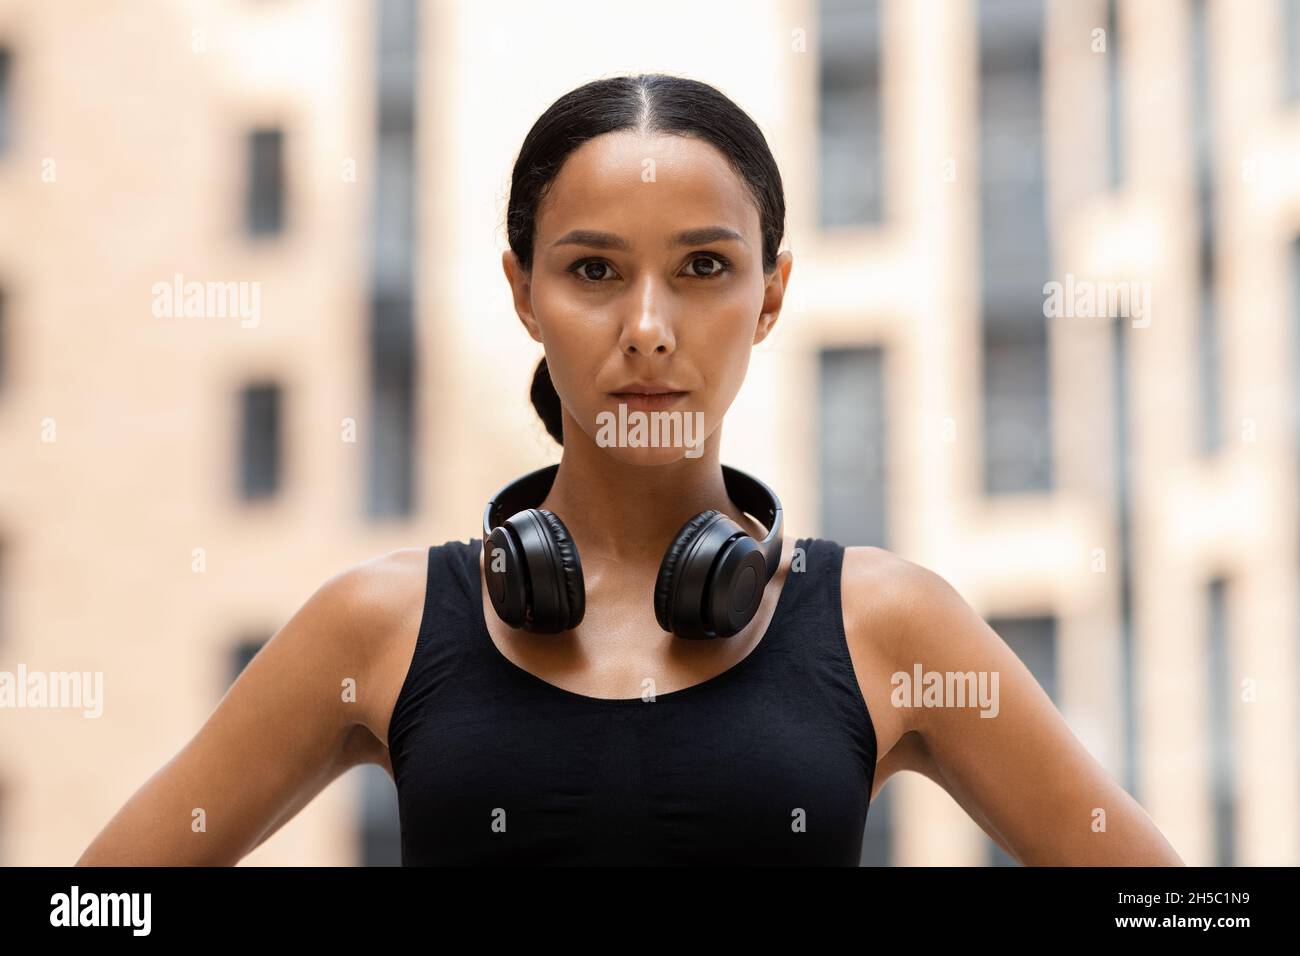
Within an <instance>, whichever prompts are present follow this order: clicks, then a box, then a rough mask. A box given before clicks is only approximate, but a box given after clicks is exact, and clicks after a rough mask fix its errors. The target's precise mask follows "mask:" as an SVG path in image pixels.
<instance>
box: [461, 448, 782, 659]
mask: <svg viewBox="0 0 1300 956" xmlns="http://www.w3.org/2000/svg"><path fill="white" fill-rule="evenodd" d="M559 468H560V466H559V465H548V466H547V467H545V468H539V469H538V470H537V471H534V472H530V473H529V474H527V475H524V476H523V477H522V478H518V479H516V480H515V481H512V482H510V483H509V484H508V485H506V486H505V487H504V488H502V489H501V490H500V491H498V492H497V493H496V494H495V495H493V496H492V499H491V500H490V501H489V502H488V503H487V507H486V508H484V509H483V547H484V548H485V549H486V550H485V552H484V558H483V575H484V578H485V581H486V584H487V589H488V594H489V596H490V597H491V598H492V607H493V608H495V609H496V612H497V616H498V617H500V618H501V620H503V621H505V622H506V623H507V624H509V625H510V626H511V627H514V628H522V629H523V630H526V631H537V632H540V633H544V634H555V633H558V632H560V631H567V630H569V629H570V628H574V627H577V626H578V623H579V622H580V621H581V620H582V615H583V612H584V611H585V610H586V598H585V590H584V587H583V582H582V562H581V561H580V560H579V559H578V549H577V547H576V546H575V545H574V543H573V539H572V538H570V537H569V529H568V528H566V527H565V526H564V522H563V521H561V520H560V519H559V518H558V517H557V516H556V515H554V514H552V513H551V512H550V511H547V510H546V509H545V508H538V507H535V505H536V504H537V503H539V502H541V501H543V500H545V498H546V494H547V492H549V491H550V489H551V484H552V483H553V482H554V481H555V475H556V473H557V472H558V471H559ZM722 478H723V482H724V483H725V485H726V488H727V494H728V495H730V496H731V498H732V500H733V501H735V502H736V504H738V505H739V506H740V508H741V510H742V511H744V512H745V513H746V514H750V515H753V516H754V517H755V518H757V519H758V520H760V521H762V522H763V524H764V525H765V526H766V527H767V529H768V530H767V537H765V538H764V539H763V540H762V541H755V540H754V539H753V538H752V537H750V535H749V534H748V533H747V532H746V531H745V530H744V529H743V528H741V527H740V525H738V524H736V522H734V521H732V520H731V518H729V517H727V516H726V515H724V514H723V513H722V512H720V511H716V510H713V509H710V510H708V511H701V512H700V513H699V514H697V515H696V516H695V517H693V518H691V519H690V520H689V521H687V522H686V523H685V524H684V525H682V527H681V530H680V531H678V532H677V535H676V537H674V538H673V541H672V543H671V544H670V545H668V550H667V551H665V552H664V559H663V561H662V563H661V564H660V565H659V577H658V578H657V579H656V581H655V593H654V607H655V618H656V619H657V620H658V621H659V626H660V627H662V628H663V629H664V630H665V631H670V632H672V633H673V634H676V635H677V636H678V637H685V638H696V639H698V638H712V637H730V636H731V635H733V634H736V633H738V632H740V631H741V630H743V629H744V627H745V625H746V624H748V623H749V622H750V620H751V619H752V618H753V616H754V614H755V613H756V612H757V611H758V606H759V604H760V603H761V602H762V600H763V589H764V588H765V587H766V586H767V582H768V581H770V580H771V579H772V576H773V575H774V574H776V571H777V568H778V567H780V564H781V502H780V500H779V499H778V498H777V497H776V495H775V494H774V493H773V492H772V489H771V488H769V487H768V486H767V485H765V484H763V482H761V481H759V480H758V479H757V478H754V477H752V476H750V475H747V474H745V473H744V472H743V471H737V470H736V469H735V468H731V467H729V466H727V465H723V466H722ZM503 514H505V515H509V517H508V518H505V519H504V521H503V520H502V515H503Z"/></svg>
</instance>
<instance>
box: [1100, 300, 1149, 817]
mask: <svg viewBox="0 0 1300 956" xmlns="http://www.w3.org/2000/svg"><path fill="white" fill-rule="evenodd" d="M1129 329H1130V327H1129V322H1128V319H1125V318H1117V319H1114V320H1113V321H1112V322H1111V347H1112V352H1111V361H1112V384H1113V388H1114V391H1113V399H1112V409H1113V413H1114V421H1113V423H1112V429H1113V437H1112V442H1113V449H1114V452H1113V454H1114V459H1113V461H1114V466H1115V472H1114V482H1115V511H1116V529H1117V532H1118V537H1119V554H1118V555H1114V556H1110V555H1108V556H1107V563H1106V570H1107V571H1108V572H1111V573H1114V572H1116V571H1118V573H1119V589H1120V593H1119V614H1120V622H1119V623H1120V635H1119V643H1120V667H1121V668H1122V671H1121V674H1120V680H1121V701H1122V706H1123V708H1124V713H1123V717H1122V719H1123V721H1124V789H1125V790H1127V791H1128V792H1129V793H1130V794H1132V795H1133V797H1134V798H1137V796H1138V781H1139V780H1140V779H1141V774H1140V773H1139V772H1138V760H1139V759H1140V758H1139V752H1138V747H1137V736H1138V728H1137V686H1136V682H1135V680H1134V673H1135V668H1136V654H1135V645H1134V642H1133V570H1132V566H1131V565H1132V562H1131V557H1132V554H1133V470H1132V462H1133V455H1132V423H1131V418H1130V409H1131V399H1130V385H1129V351H1130V348H1129V336H1130V334H1131V332H1130V331H1129ZM1115 562H1118V567H1116V566H1115Z"/></svg>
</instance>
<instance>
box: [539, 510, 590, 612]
mask: <svg viewBox="0 0 1300 956" xmlns="http://www.w3.org/2000/svg"><path fill="white" fill-rule="evenodd" d="M536 511H537V513H538V514H539V515H541V516H542V520H543V521H544V522H545V523H546V526H547V527H548V528H549V529H550V532H551V542H552V544H554V545H555V553H556V554H557V555H558V557H559V560H560V577H561V580H562V588H561V589H562V591H563V594H564V597H565V607H564V608H563V609H562V611H561V615H560V617H561V622H562V623H563V626H562V627H561V628H560V630H562V631H567V630H570V629H572V628H575V627H577V626H578V625H579V624H580V623H581V622H582V618H583V615H584V614H585V613H586V610H587V588H586V584H585V582H584V581H583V579H582V561H581V560H579V558H578V547H577V545H575V544H574V543H573V538H572V537H571V536H570V535H569V529H568V528H566V527H565V526H564V522H563V521H561V520H560V518H559V516H558V515H556V514H554V513H553V512H550V511H547V510H546V509H545V508H538V509H536Z"/></svg>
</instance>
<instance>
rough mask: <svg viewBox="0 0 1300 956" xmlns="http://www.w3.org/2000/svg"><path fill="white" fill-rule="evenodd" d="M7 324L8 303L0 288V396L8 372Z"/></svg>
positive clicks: (3, 291)
mask: <svg viewBox="0 0 1300 956" xmlns="http://www.w3.org/2000/svg"><path fill="white" fill-rule="evenodd" d="M8 345H9V324H8V302H7V300H6V298H5V290H4V289H3V288H2V287H0V395H3V394H4V390H5V384H6V379H7V378H8V371H9V350H8Z"/></svg>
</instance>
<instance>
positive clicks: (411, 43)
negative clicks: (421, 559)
mask: <svg viewBox="0 0 1300 956" xmlns="http://www.w3.org/2000/svg"><path fill="white" fill-rule="evenodd" d="M377 9H378V14H379V23H378V29H377V31H376V32H377V34H378V42H379V49H378V51H377V56H376V57H375V61H376V64H377V71H378V72H377V73H376V77H375V82H376V89H377V96H378V104H377V107H378V109H377V114H378V117H379V128H378V142H377V143H376V147H375V164H376V165H375V168H376V171H377V174H376V176H375V191H374V194H373V197H372V199H373V203H374V216H373V217H372V224H373V225H372V234H371V270H372V271H371V296H370V302H371V305H370V322H369V343H370V429H369V434H370V439H371V440H370V442H369V446H368V447H369V457H368V463H369V476H368V481H367V483H366V485H367V500H366V510H367V513H368V514H369V515H370V517H372V518H377V517H381V516H391V515H405V514H409V513H410V512H411V511H412V510H413V508H414V500H413V498H414V495H413V489H414V486H415V434H416V420H415V387H416V365H415V353H416V345H417V343H416V341H415V323H414V300H415V228H414V221H413V218H412V217H413V215H414V210H415V208H416V206H417V203H416V198H415V117H416V65H417V50H418V46H417V43H416V38H417V37H418V36H419V30H418V25H417V9H418V8H417V5H416V4H415V3H414V2H412V0H381V2H380V4H379V6H378V8H377Z"/></svg>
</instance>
